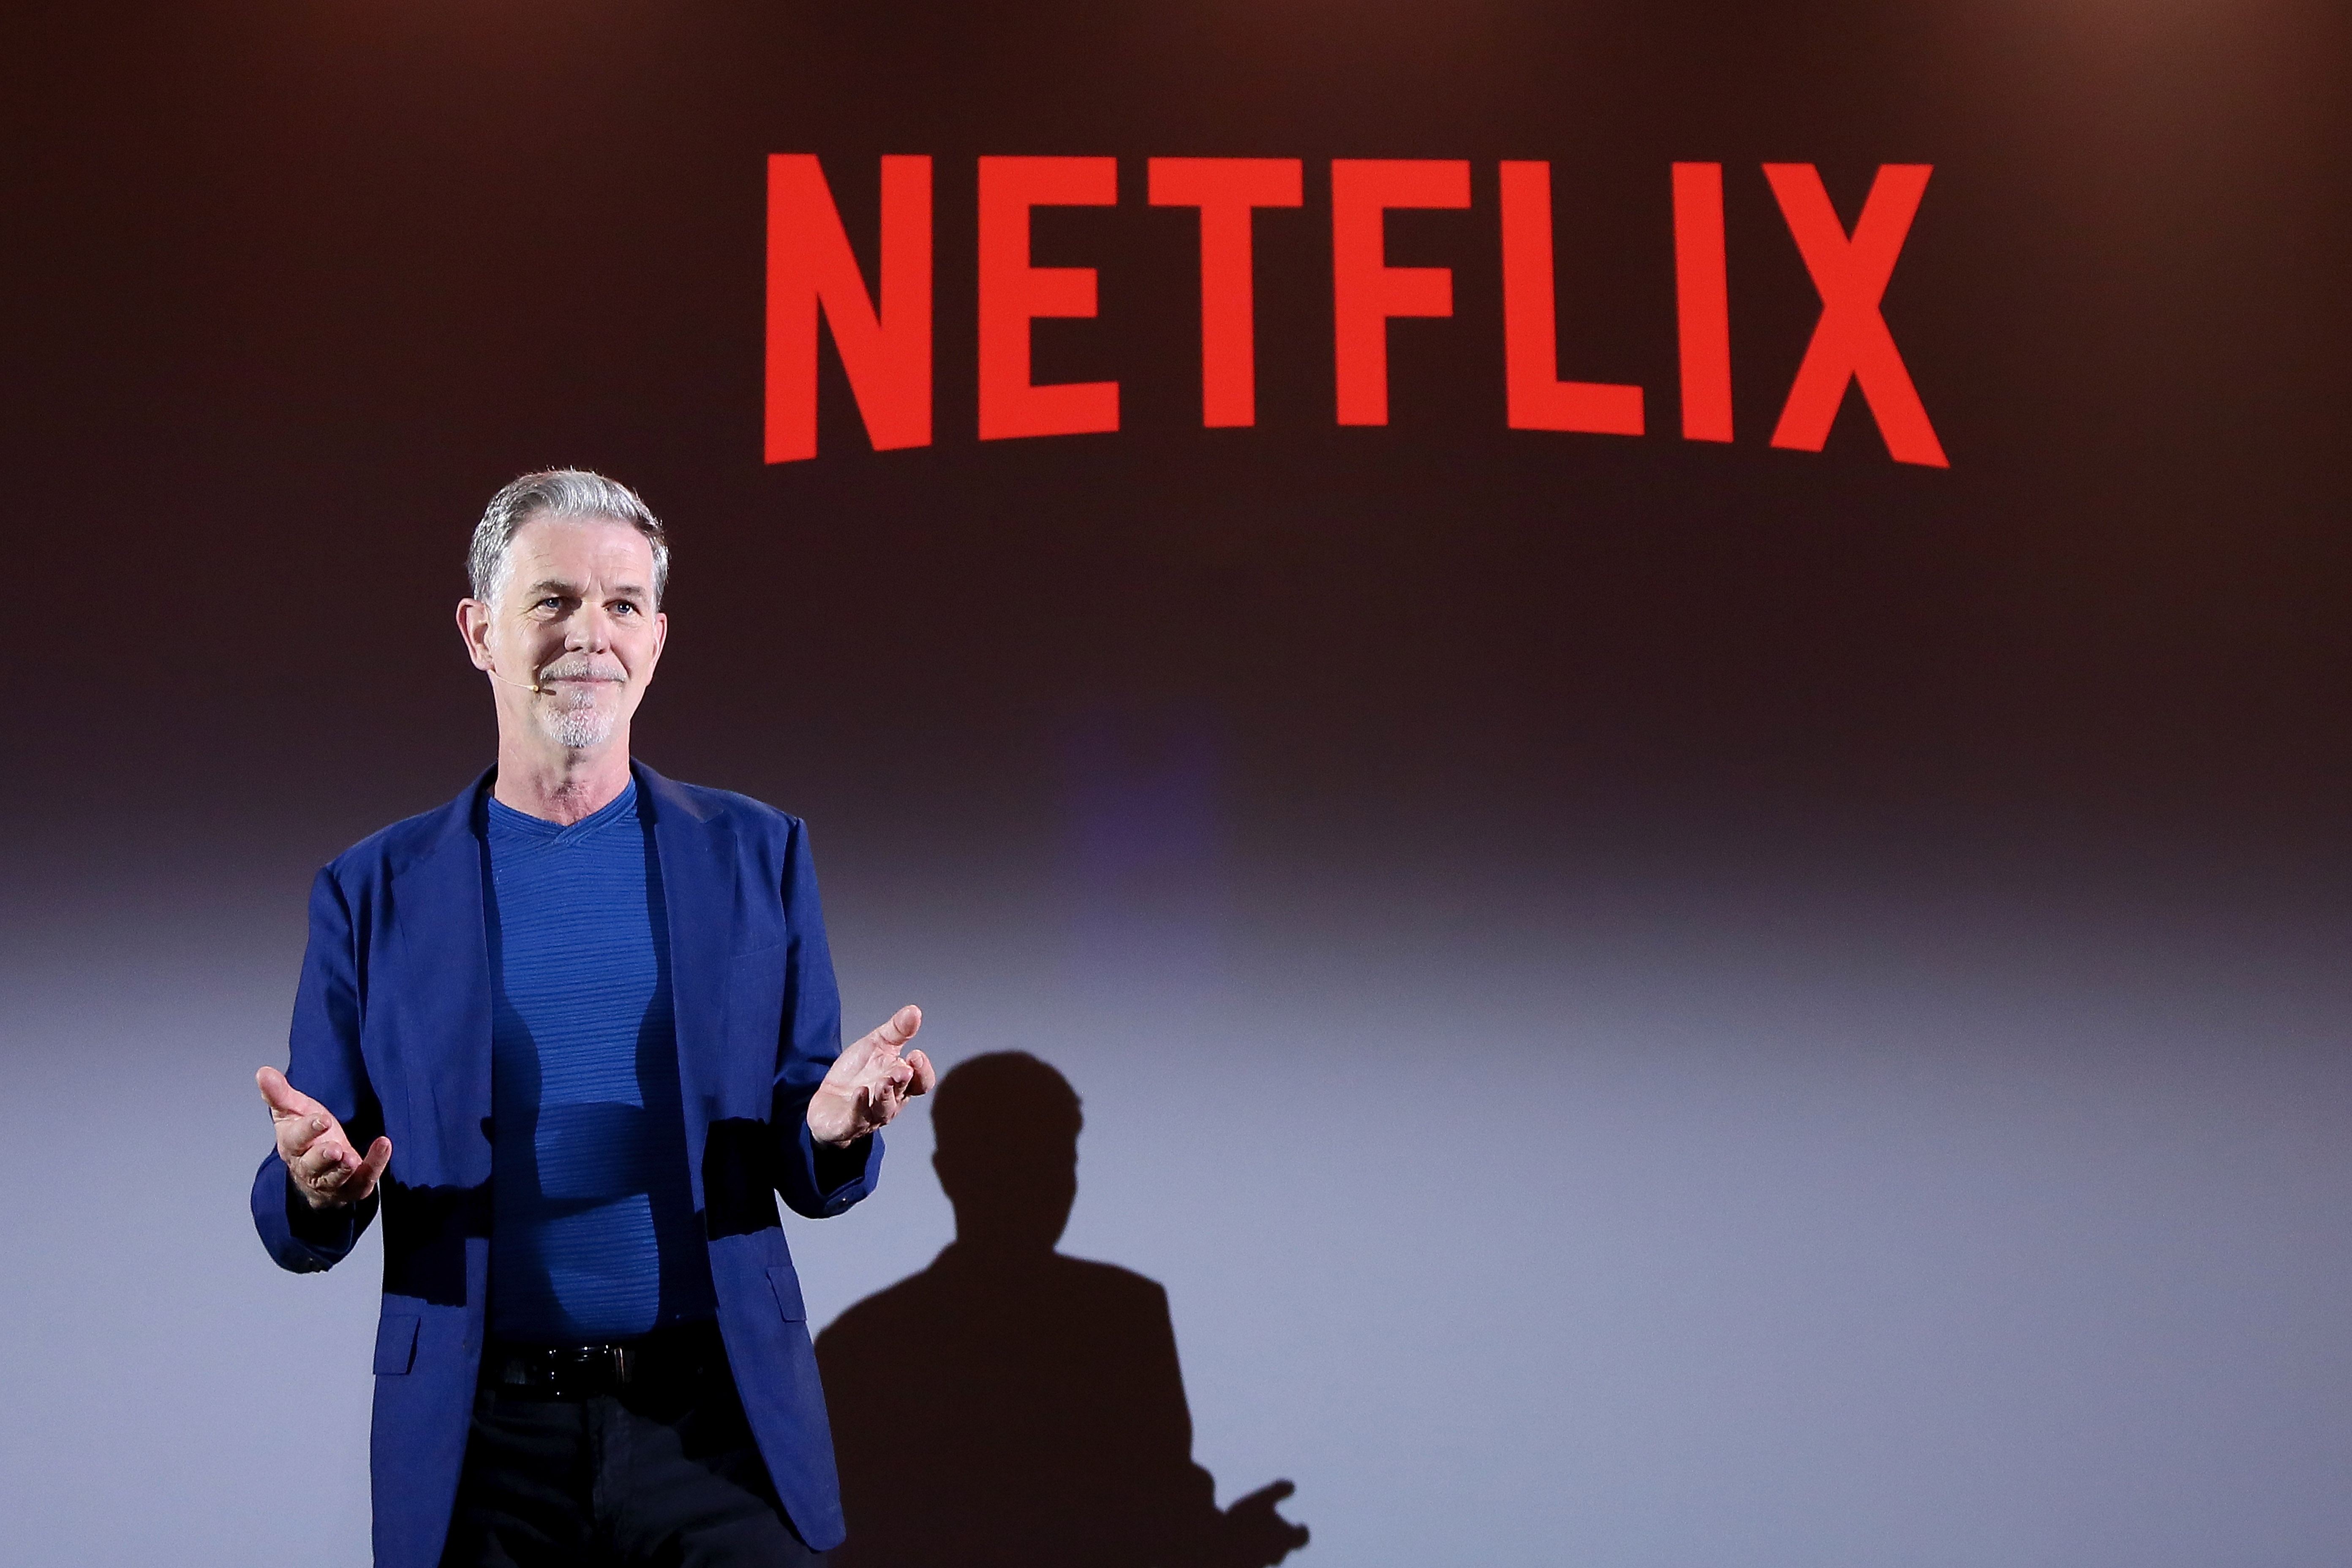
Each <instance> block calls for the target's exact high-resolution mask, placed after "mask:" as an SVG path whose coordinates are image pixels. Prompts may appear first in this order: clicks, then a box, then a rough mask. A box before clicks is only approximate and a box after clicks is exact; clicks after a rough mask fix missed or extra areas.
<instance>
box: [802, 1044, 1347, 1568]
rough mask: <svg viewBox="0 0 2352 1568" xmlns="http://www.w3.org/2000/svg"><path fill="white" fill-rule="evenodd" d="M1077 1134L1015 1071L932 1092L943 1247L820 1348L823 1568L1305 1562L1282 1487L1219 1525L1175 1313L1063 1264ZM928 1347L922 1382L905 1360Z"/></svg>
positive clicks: (1225, 1567) (1025, 1075)
mask: <svg viewBox="0 0 2352 1568" xmlns="http://www.w3.org/2000/svg"><path fill="white" fill-rule="evenodd" d="M1083 1125H1084V1116H1083V1114H1082V1112H1081V1110H1080V1107H1079V1103H1078V1097H1077V1094H1076V1091H1075V1090H1073V1089H1071V1088H1070V1085H1069V1082H1068V1080H1067V1079H1064V1078H1063V1077H1062V1075H1061V1074H1060V1073H1059V1072H1056V1071H1055V1069H1054V1068H1051V1067H1049V1066H1048V1065H1046V1064H1045V1062H1042V1061H1039V1060H1038V1059H1037V1058H1035V1057H1033V1056H1030V1055H1028V1054H1027V1053H1026V1052H1023V1051H995V1052H991V1053H989V1054H988V1055H986V1056H979V1057H974V1058H971V1059H970V1060H969V1061H966V1062H964V1063H963V1064H962V1065H961V1066H960V1067H958V1068H956V1069H955V1070H954V1071H953V1072H951V1073H950V1074H948V1075H947V1077H946V1079H944V1080H942V1081H941V1082H940V1086H939V1098H938V1099H937V1100H934V1101H933V1102H932V1107H931V1131H932V1132H933V1134H934V1135H935V1137H936V1139H937V1141H938V1152H937V1153H936V1154H934V1155H933V1156H932V1162H931V1163H932V1165H933V1167H934V1168H935V1169H936V1170H937V1171H938V1172H939V1177H940V1186H941V1187H943V1188H945V1189H946V1191H947V1195H948V1201H949V1202H950V1203H951V1204H953V1205H955V1217H956V1235H955V1240H954V1241H953V1242H952V1243H950V1245H949V1246H948V1247H947V1249H946V1250H945V1251H943V1252H941V1253H940V1256H939V1258H937V1259H936V1260H935V1261H934V1262H933V1263H932V1264H931V1266H930V1267H929V1268H926V1269H924V1270H923V1271H922V1272H921V1273H919V1274H917V1275H915V1276H913V1277H912V1278H911V1279H902V1280H900V1281H899V1282H898V1284H896V1285H893V1286H891V1287H890V1288H889V1289H887V1290H883V1291H881V1292H879V1293H878V1294H876V1295H873V1296H869V1297H867V1298H866V1300H863V1301H860V1302H858V1303H857V1304H856V1306H854V1307H852V1308H850V1309H849V1310H847V1311H845V1312H844V1313H843V1314H842V1315H841V1316H840V1317H839V1318H837V1319H835V1321H834V1323H833V1325H832V1327H830V1328H828V1329H826V1330H825V1331H824V1333H823V1334H822V1335H821V1336H819V1338H818V1340H817V1363H818V1364H819V1365H820V1366H821V1367H823V1368H824V1378H825V1386H826V1387H827V1388H829V1389H831V1390H832V1391H833V1393H834V1394H835V1396H836V1397H837V1398H838V1400H839V1401H840V1404H841V1406H842V1408H841V1412H840V1416H839V1420H838V1423H837V1427H836V1432H835V1436H836V1437H837V1439H838V1441H839V1443H840V1446H841V1479H842V1493H843V1500H844V1502H845V1504H846V1512H847V1515H848V1520H849V1525H850V1534H849V1539H848V1542H847V1543H846V1544H845V1545H844V1546H843V1547H842V1549H841V1552H840V1553H839V1554H838V1558H837V1560H836V1563H835V1568H1272V1565H1273V1564H1276V1563H1280V1562H1281V1561H1282V1560H1283V1559H1284V1558H1285V1557H1286V1556H1287V1555H1289V1553H1290V1552H1294V1551H1296V1550H1297V1549H1298V1548H1299V1547H1301V1546H1304V1545H1306V1544H1307V1527H1306V1526H1304V1525H1300V1524H1293V1523H1292V1522H1291V1521H1288V1520H1286V1519H1285V1518H1283V1517H1282V1515H1281V1514H1280V1513H1279V1512H1277V1511H1276V1506H1275V1505H1276V1503H1278V1502H1280V1501H1281V1500H1283V1499H1284V1498H1286V1497H1288V1496H1289V1495H1290V1493H1291V1485H1290V1483H1289V1482H1288V1481H1276V1482H1275V1483H1274V1484H1273V1485H1271V1486H1268V1487H1264V1488H1261V1489H1258V1490H1257V1491H1255V1492H1253V1493H1251V1494H1250V1495H1249V1496H1247V1497H1245V1498H1243V1499H1242V1500H1240V1501H1238V1502H1236V1503H1234V1505H1233V1506H1232V1507H1231V1508H1229V1509H1226V1510H1223V1511H1222V1512H1220V1511H1219V1510H1218V1508H1217V1505H1216V1485H1215V1482H1214V1480H1213V1478H1212V1477H1211V1476H1210V1474H1209V1472H1208V1471H1206V1470H1204V1469H1202V1468H1201V1467H1200V1466H1198V1465H1196V1464H1194V1463H1193V1462H1192V1415H1191V1412H1190V1411H1189V1409H1188V1408H1187V1407H1186V1405H1185V1401H1184V1377H1183V1373H1181V1371H1180V1370H1179V1368H1178V1364H1177V1360H1176V1333H1175V1330H1174V1328H1173V1327H1172V1326H1171V1323H1170V1321H1169V1316H1168V1293H1167V1291H1165V1290H1163V1289H1160V1286H1159V1285H1157V1284H1155V1283H1154V1282H1153V1281H1151V1280H1150V1279H1145V1278H1144V1277H1143V1276H1141V1275H1140V1274H1134V1273H1130V1272H1129V1271H1128V1270H1127V1269H1124V1268H1117V1267H1114V1266H1113V1265H1111V1264H1108V1263H1090V1262H1087V1261H1086V1260H1084V1259H1082V1258H1068V1257H1065V1256H1064V1255H1063V1254H1061V1253H1060V1252H1058V1251H1056V1250H1055V1244H1056V1243H1058V1242H1059V1241H1060V1240H1061V1237H1062V1230H1063V1227H1064V1226H1066V1225H1067V1224H1068V1223H1069V1219H1070V1206H1071V1205H1072V1204H1073V1203H1074V1202H1075V1201H1076V1198H1077V1194H1078V1132H1079V1130H1080V1129H1081V1127H1082V1126H1083ZM918 1337H919V1339H920V1341H921V1342H922V1345H923V1352H924V1353H923V1363H922V1365H921V1366H920V1368H919V1369H918V1368H916V1367H913V1366H910V1365H908V1363H906V1361H905V1360H904V1358H903V1357H901V1356H899V1355H898V1353H897V1352H896V1349H895V1347H897V1346H899V1345H903V1344H906V1343H907V1342H908V1341H909V1340H910V1339H914V1338H918ZM910 1474H911V1475H918V1476H921V1477H922V1478H923V1480H924V1485H923V1489H922V1491H921V1494H920V1495H919V1496H911V1495H909V1494H908V1489H907V1487H906V1485H905V1482H904V1480H903V1479H902V1478H903V1477H905V1476H907V1475H910Z"/></svg>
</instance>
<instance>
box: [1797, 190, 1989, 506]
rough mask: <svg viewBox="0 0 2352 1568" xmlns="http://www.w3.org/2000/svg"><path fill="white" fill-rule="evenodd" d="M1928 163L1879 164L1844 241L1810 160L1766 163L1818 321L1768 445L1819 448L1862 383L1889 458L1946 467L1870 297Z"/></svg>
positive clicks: (1882, 289) (1879, 287)
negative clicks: (1814, 292) (1850, 386)
mask: <svg viewBox="0 0 2352 1568" xmlns="http://www.w3.org/2000/svg"><path fill="white" fill-rule="evenodd" d="M1932 170H1933V165H1931V164H1927V163H1882V164H1880V165H1879V169H1878V177H1877V178H1876V179H1875V180H1874V181H1872V182H1871V186H1870V196H1869V199H1867V200H1866V201H1864V203H1863V205H1862V216H1861V218H1860V219H1858V220H1857V221H1856V222H1855V224H1854V226H1853V237H1852V238H1851V239H1849V238H1848V237H1847V236H1846V232H1845V226H1843V224H1841V223H1839V222H1838V216H1837V209H1836V208H1834V207H1832V206H1831V205H1830V197H1829V192H1827V191H1826V190H1824V189H1823V188H1822V176H1821V174H1820V171H1818V170H1817V169H1815V168H1814V167H1813V165H1812V164H1811V163H1767V164H1765V165H1764V177H1765V178H1766V179H1768V180H1769V181H1771V182H1772V195H1774V196H1776V197H1777V198H1779V200H1780V216H1782V217H1784V218H1786V219H1787V220H1788V224H1789V232H1790V234H1791V235H1792V236H1794V237H1795V238H1796V241H1797V249H1798V251H1799V252H1800V253H1801V254H1802V255H1803V257H1804V258H1805V270H1806V271H1808V272H1810V273H1811V274H1812V276H1813V287H1814V288H1815V289H1818V290H1819V291H1820V293H1821V296H1822V319H1821V324H1820V325H1818V326H1816V327H1815V328H1814V329H1813V341H1812V342H1811V345H1810V346H1809V347H1807V348H1806V350H1805V359H1804V363H1802V364H1801V365H1799V366H1798V367H1797V379H1796V383H1795V384H1793V385H1791V386H1790V388H1789V401H1788V403H1787V405H1785V406H1784V407H1782V408H1781V410H1780V424H1779V426H1776V427H1775V428H1774V430H1773V432H1772V445H1774V446H1775V447H1794V448H1796V449H1797V450H1799V451H1801V452H1818V451H1820V450H1821V449H1822V446H1823V444H1824V443H1826V442H1827V441H1828V440H1829V438H1830V426H1831V425H1832V423H1833V422H1834V421H1835V420H1836V418H1837V411H1838V405H1839V404H1841V403H1843V401H1844V400H1845V389H1846V384H1847V383H1848V382H1849V381H1858V382H1860V383H1861V384H1862V395H1863V400H1864V402H1865V403H1867V404H1869V405H1870V412H1871V416H1872V417H1873V418H1874V419H1876V420H1877V421H1878V433H1879V435H1880V436H1882V437H1885V441H1886V450H1887V452H1888V454H1889V455H1890V456H1892V457H1893V458H1895V461H1896V462H1898V463H1920V464H1925V465H1927V467H1930V468H1950V467H1951V464H1950V463H1949V462H1948V460H1946V458H1945V457H1944V448H1943V445H1942V443H1940V442H1938V441H1937V439H1936V429H1935V426H1932V425H1930V424H1928V423H1927V409H1926V408H1925V407H1924V406H1922V405H1921V404H1920V402H1919V394H1918V391H1917V389H1916V388H1915V387H1914V386H1913V385H1912V384H1911V373H1910V372H1909V371H1907V370H1906V369H1904V368H1903V356H1902V355H1901V354H1900V353H1896V352H1895V339H1894V336H1893V335H1892V334H1891V333H1889V332H1888V331H1887V330H1886V321H1885V318H1884V317H1882V316H1880V315H1879V313H1878V302H1879V300H1881V299H1882V298H1884V297H1885V293H1886V279H1888V278H1889V277H1891V276H1892V275H1893V274H1894V271H1895V258H1896V257H1898V256H1900V255H1901V254H1902V253H1903V241H1904V239H1905V238H1906V237H1907V236H1908V235H1909V234H1910V232H1911V219H1912V217H1913V216H1914V215H1916V213H1917V212H1918V210H1919V198H1920V196H1921V195H1924V194H1925V193H1926V191H1927V175H1928V174H1930V173H1931V172H1932Z"/></svg>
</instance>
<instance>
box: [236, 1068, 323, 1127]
mask: <svg viewBox="0 0 2352 1568" xmlns="http://www.w3.org/2000/svg"><path fill="white" fill-rule="evenodd" d="M253 1081H254V1083H255V1084H256V1085H257V1087H258V1088H259V1089H260V1090H261V1098H262V1100H263V1101H264V1102H265V1103H266V1104H268V1107H269V1114H270V1115H271V1116H272V1117H278V1116H315V1115H318V1114H320V1113H321V1112H323V1111H324V1110H326V1109H327V1108H326V1107H325V1106H323V1105H320V1103H319V1102H318V1101H317V1100H312V1099H311V1098H310V1096H309V1095H307V1094H304V1093H303V1092H302V1091H301V1090H300V1089H296V1088H295V1087H294V1086H293V1085H292V1084H290V1083H289V1082H287V1081H286V1075H285V1074H284V1073H282V1072H279V1071H278V1069H277V1068H272V1067H266V1068H262V1069H261V1070H260V1071H259V1072H257V1073H255V1074H254V1075H253Z"/></svg>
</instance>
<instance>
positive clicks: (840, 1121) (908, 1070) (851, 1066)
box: [808, 1007, 940, 1148]
mask: <svg viewBox="0 0 2352 1568" xmlns="http://www.w3.org/2000/svg"><path fill="white" fill-rule="evenodd" d="M922 1026H923V1010H922V1009H921V1008H920V1007H901V1008H899V1009H898V1012H896V1013H894V1014H892V1015H891V1017H890V1021H889V1022H888V1023H887V1024H885V1025H883V1026H881V1027H880V1028H878V1029H877V1030H875V1031H874V1032H873V1033H872V1034H870V1035H868V1036H866V1037H865V1038H864V1039H862V1040H860V1041H858V1042H857V1043H856V1045H854V1046H851V1047H849V1048H848V1049H847V1050H845V1051H843V1052H842V1053H841V1055H840V1056H838V1057H836V1058H834V1063H833V1070H832V1071H830V1072H828V1073H826V1074H825V1075H824V1082H823V1083H821V1084H819V1085H817V1088H816V1093H815V1094H814V1095H813V1096H811V1097H810V1099H809V1108H808V1124H809V1131H810V1132H812V1133H814V1135H815V1137H816V1141H817V1142H820V1143H830V1144H833V1145H834V1146H835V1148H845V1147H847V1146H848V1145H849V1144H852V1143H855V1142H857V1140H859V1139H860V1138H863V1137H865V1136H866V1134H868V1133H870V1132H872V1131H875V1130H876V1129H877V1128H879V1127H883V1126H887V1124H888V1123H889V1121H890V1119H891V1118H892V1117H894V1116H896V1115H898V1110H899V1108H900V1107H902V1106H904V1105H905V1104H906V1103H907V1101H908V1100H909V1099H910V1098H912V1097H913V1096H915V1095H918V1094H929V1093H930V1092H931V1089H932V1086H933V1085H935V1084H937V1083H938V1082H939V1081H940V1075H939V1074H938V1073H937V1072H935V1071H933V1070H932V1068H931V1058H929V1057H927V1056H925V1055H924V1054H923V1053H922V1052H920V1051H910V1050H908V1049H907V1042H908V1041H909V1040H911V1039H913V1038H914V1037H915V1031H916V1030H918V1029H919V1028H921V1027H922Z"/></svg>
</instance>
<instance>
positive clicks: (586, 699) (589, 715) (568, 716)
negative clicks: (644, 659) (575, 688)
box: [540, 691, 620, 752]
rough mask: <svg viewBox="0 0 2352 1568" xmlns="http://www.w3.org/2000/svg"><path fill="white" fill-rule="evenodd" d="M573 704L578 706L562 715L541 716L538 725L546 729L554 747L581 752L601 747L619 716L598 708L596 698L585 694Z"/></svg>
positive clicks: (608, 710)
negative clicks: (592, 747)
mask: <svg viewBox="0 0 2352 1568" xmlns="http://www.w3.org/2000/svg"><path fill="white" fill-rule="evenodd" d="M575 701H577V702H578V703H579V706H577V707H574V708H572V709H569V710H565V711H563V712H562V713H542V714H541V716H540V722H541V723H542V724H544V725H546V726H547V732H548V734H549V735H551V737H553V739H554V741H555V743H556V744H557V745H559V746H565V747H569V748H570V749H571V750H572V751H575V752H580V751H586V750H587V749H588V748H589V747H591V746H601V745H603V744H604V742H607V741H609V740H611V739H612V738H613V726H614V723H615V722H616V721H618V720H619V719H620V715H619V714H618V713H616V712H614V711H613V710H611V709H608V708H601V707H599V706H598V705H597V703H596V700H595V698H594V697H593V696H591V695H590V694H588V693H587V692H584V691H583V692H582V693H581V694H580V695H579V697H578V698H576V699H575Z"/></svg>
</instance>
